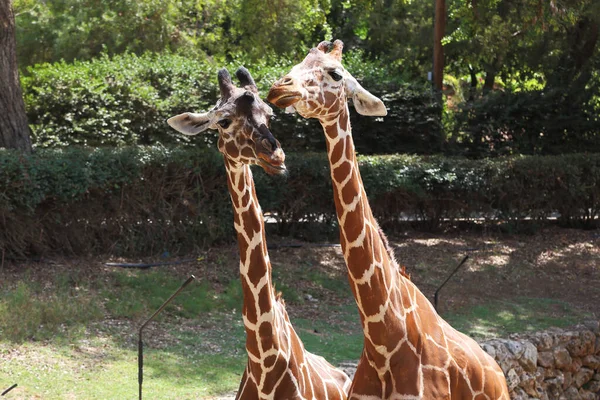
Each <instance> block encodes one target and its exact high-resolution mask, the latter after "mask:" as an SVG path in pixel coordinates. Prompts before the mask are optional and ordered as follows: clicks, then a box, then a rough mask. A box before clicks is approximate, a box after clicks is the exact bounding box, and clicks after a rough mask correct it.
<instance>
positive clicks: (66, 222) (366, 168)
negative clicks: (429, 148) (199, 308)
mask: <svg viewBox="0 0 600 400" xmlns="http://www.w3.org/2000/svg"><path fill="white" fill-rule="evenodd" d="M359 161H360V167H361V172H362V176H363V181H364V184H365V187H366V191H367V193H368V195H369V201H370V203H371V206H372V208H373V212H374V214H375V215H376V217H377V218H378V219H379V221H380V222H381V223H382V224H384V225H386V226H387V227H392V228H393V227H394V226H397V224H398V223H399V222H401V221H403V220H406V219H409V220H411V221H415V220H416V221H421V222H425V223H426V226H427V227H428V228H430V229H435V228H437V227H439V226H440V224H442V223H443V222H444V221H455V220H457V219H459V218H460V219H472V218H482V219H484V220H488V221H490V220H491V221H509V222H512V223H514V224H516V225H518V223H520V222H521V221H523V219H524V218H531V219H534V220H538V221H542V220H545V219H547V218H548V217H550V216H554V215H557V216H558V217H559V221H560V222H561V223H563V224H565V225H577V226H594V225H597V222H598V216H599V215H600V155H588V154H573V155H565V156H545V157H511V158H502V159H496V160H467V159H460V158H444V157H440V156H435V157H418V156H399V155H395V156H363V157H360V158H359ZM287 165H288V168H289V176H288V177H270V176H267V175H266V174H264V173H263V172H262V171H258V170H257V171H256V173H255V174H254V176H255V180H256V186H257V192H258V196H259V199H260V202H261V205H262V208H263V210H264V211H265V212H269V213H271V214H272V215H273V216H274V217H276V219H277V224H275V229H277V230H278V231H279V233H280V234H294V235H297V236H302V237H304V238H305V239H315V238H318V235H319V234H320V233H321V232H325V233H334V232H335V231H336V221H337V218H336V215H335V208H334V205H333V201H332V189H331V178H330V172H329V167H328V164H327V160H326V156H325V155H324V154H313V153H307V154H293V153H292V154H289V156H288V161H287ZM232 221H233V217H232V211H231V205H230V200H229V195H228V192H227V184H226V177H225V173H224V167H223V161H222V158H221V155H220V154H219V153H218V152H217V151H215V150H213V149H207V148H192V147H185V148H183V147H180V148H177V149H167V148H164V147H161V146H154V147H147V148H138V147H126V148H121V149H54V150H50V149H48V150H39V151H38V152H36V153H35V154H33V155H30V156H26V155H22V154H19V153H17V152H13V151H2V152H0V252H4V253H8V254H21V255H24V254H45V253H48V252H59V253H70V254H88V253H112V254H124V255H149V254H152V255H153V254H160V253H162V252H164V251H168V252H170V253H172V254H174V253H178V252H188V251H191V250H194V249H197V248H202V247H204V246H207V245H211V244H213V243H216V242H221V241H231V240H233V238H234V232H233V223H232ZM306 226H308V227H310V228H311V229H314V230H312V231H311V230H306V229H302V227H306Z"/></svg>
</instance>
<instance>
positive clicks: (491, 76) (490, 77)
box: [483, 70, 496, 96]
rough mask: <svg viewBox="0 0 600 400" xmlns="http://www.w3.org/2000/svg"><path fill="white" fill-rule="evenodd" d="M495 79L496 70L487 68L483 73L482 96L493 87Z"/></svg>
mask: <svg viewBox="0 0 600 400" xmlns="http://www.w3.org/2000/svg"><path fill="white" fill-rule="evenodd" d="M495 81H496V71H493V70H488V71H487V72H486V73H485V81H484V82H483V95H484V96H485V95H486V94H488V93H489V92H491V91H492V90H493V89H494V82H495Z"/></svg>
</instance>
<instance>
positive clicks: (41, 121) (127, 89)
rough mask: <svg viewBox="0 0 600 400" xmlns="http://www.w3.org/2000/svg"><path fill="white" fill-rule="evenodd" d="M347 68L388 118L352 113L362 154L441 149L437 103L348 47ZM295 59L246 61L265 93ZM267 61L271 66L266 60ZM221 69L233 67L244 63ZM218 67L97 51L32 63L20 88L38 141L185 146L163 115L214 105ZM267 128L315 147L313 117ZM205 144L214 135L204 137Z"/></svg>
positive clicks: (318, 145)
mask: <svg viewBox="0 0 600 400" xmlns="http://www.w3.org/2000/svg"><path fill="white" fill-rule="evenodd" d="M346 60H347V62H345V64H346V66H347V68H348V69H349V71H351V72H352V73H353V74H354V76H355V77H356V78H357V79H360V80H361V81H363V83H364V84H365V87H366V88H367V89H368V90H370V91H371V92H372V93H374V94H375V95H378V96H382V97H383V98H384V100H385V102H386V105H387V106H388V107H389V114H388V116H387V117H385V118H378V119H375V118H371V117H362V116H359V115H357V113H356V112H354V110H352V111H351V119H352V124H353V126H354V128H355V131H356V132H357V134H356V142H357V148H358V150H359V151H360V152H361V153H363V154H375V153H396V152H416V153H424V154H430V153H432V152H435V151H438V150H439V149H440V145H441V139H440V138H441V136H440V134H441V129H440V122H439V108H438V107H437V106H436V104H435V102H434V101H433V99H432V96H431V93H430V90H429V89H427V88H425V87H414V86H408V85H405V84H403V83H402V78H401V77H399V76H395V75H393V74H389V73H388V71H387V70H386V69H385V68H384V67H383V66H382V65H380V64H381V63H379V62H377V61H365V59H364V58H363V55H362V53H359V52H354V53H352V52H350V53H348V54H347V55H346ZM294 62H295V61H291V60H286V61H280V60H268V61H261V62H259V63H254V64H253V65H249V66H248V68H249V69H250V70H251V72H252V74H253V76H254V78H255V80H256V82H257V84H258V86H259V89H260V91H261V94H262V95H263V96H266V93H267V91H268V90H269V88H270V86H271V84H272V83H273V82H274V81H276V80H277V79H278V78H279V77H281V76H283V75H284V74H285V73H287V72H288V71H289V70H290V69H291V66H292V64H293V63H294ZM267 63H268V66H267ZM243 64H244V61H243V60H234V61H233V62H232V63H230V64H228V65H225V66H226V67H227V68H228V69H229V71H230V72H231V73H232V74H233V72H234V71H235V70H236V69H237V68H238V67H239V66H240V65H243ZM221 66H222V65H217V64H216V63H215V62H213V61H211V60H209V59H207V58H204V59H191V58H186V57H182V56H178V55H170V54H145V55H143V56H136V55H133V54H125V55H120V56H115V57H112V58H110V57H108V56H103V57H100V58H98V59H96V60H93V61H89V62H74V63H72V64H67V63H65V62H61V63H55V64H43V65H38V66H35V67H32V68H30V69H29V70H28V74H27V75H25V76H23V78H22V85H23V91H24V94H25V102H26V108H27V115H28V118H29V122H30V123H31V125H32V129H33V138H32V139H33V142H34V144H35V146H36V147H38V148H40V147H59V146H68V145H73V144H76V145H84V146H123V145H133V144H142V145H149V144H155V143H161V144H163V145H168V144H174V143H189V138H187V137H185V136H184V135H180V134H177V133H175V131H173V130H172V129H171V128H169V127H168V126H167V124H166V123H165V120H166V119H167V118H168V117H170V116H172V115H175V114H178V113H181V112H184V111H203V110H207V109H209V108H211V107H212V106H213V105H214V104H215V102H216V101H217V98H218V95H219V91H218V85H217V70H218V68H219V67H221ZM275 112H276V116H277V118H276V119H275V120H274V121H273V124H272V130H273V132H274V133H275V134H276V136H277V137H278V139H279V140H280V141H281V142H282V143H284V144H285V147H286V149H288V150H290V151H322V150H323V149H324V148H325V143H324V137H323V135H322V129H321V127H320V126H319V124H318V122H317V121H316V120H305V119H303V118H301V117H299V116H297V115H286V114H285V113H284V112H283V110H279V109H276V110H275ZM203 137H204V139H205V141H206V142H207V143H211V142H213V141H214V139H215V135H214V133H210V132H209V133H207V134H205V135H203Z"/></svg>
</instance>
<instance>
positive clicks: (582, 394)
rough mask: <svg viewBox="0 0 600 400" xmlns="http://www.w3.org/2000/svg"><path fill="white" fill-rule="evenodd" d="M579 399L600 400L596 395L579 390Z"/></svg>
mask: <svg viewBox="0 0 600 400" xmlns="http://www.w3.org/2000/svg"><path fill="white" fill-rule="evenodd" d="M579 397H580V398H581V400H598V397H597V396H596V395H595V394H594V393H592V392H588V391H587V390H583V389H579Z"/></svg>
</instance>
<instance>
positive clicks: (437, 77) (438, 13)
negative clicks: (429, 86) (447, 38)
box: [433, 0, 446, 96]
mask: <svg viewBox="0 0 600 400" xmlns="http://www.w3.org/2000/svg"><path fill="white" fill-rule="evenodd" d="M445 31H446V0H435V21H434V28H433V88H434V89H435V90H436V91H438V93H439V95H440V96H441V93H442V85H443V82H444V47H443V46H442V39H443V38H444V32H445Z"/></svg>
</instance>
